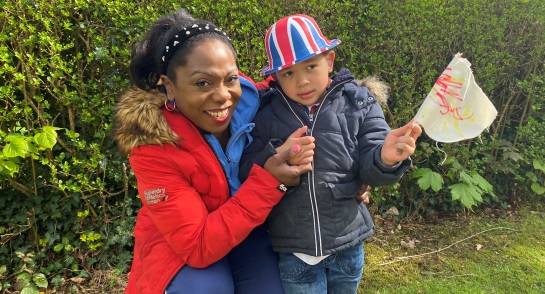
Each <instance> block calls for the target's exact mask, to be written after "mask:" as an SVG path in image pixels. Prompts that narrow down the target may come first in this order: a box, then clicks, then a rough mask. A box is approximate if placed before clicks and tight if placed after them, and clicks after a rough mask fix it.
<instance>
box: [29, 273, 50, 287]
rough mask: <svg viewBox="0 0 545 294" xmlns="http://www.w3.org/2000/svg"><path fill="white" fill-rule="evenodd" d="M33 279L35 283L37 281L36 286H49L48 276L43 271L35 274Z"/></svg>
mask: <svg viewBox="0 0 545 294" xmlns="http://www.w3.org/2000/svg"><path fill="white" fill-rule="evenodd" d="M32 281H34V283H36V286H38V287H40V288H47V285H48V283H47V278H46V277H45V275H44V274H42V273H37V274H35V275H34V276H32Z"/></svg>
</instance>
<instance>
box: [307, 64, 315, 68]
mask: <svg viewBox="0 0 545 294" xmlns="http://www.w3.org/2000/svg"><path fill="white" fill-rule="evenodd" d="M317 66H318V65H317V64H311V65H309V66H308V67H307V68H308V69H314V68H316V67H317Z"/></svg>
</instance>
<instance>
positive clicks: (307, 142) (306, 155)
mask: <svg viewBox="0 0 545 294" xmlns="http://www.w3.org/2000/svg"><path fill="white" fill-rule="evenodd" d="M307 129H308V127H307V126H304V127H300V128H298V129H297V130H295V132H293V133H292V134H291V135H290V136H289V137H288V139H287V140H286V142H284V144H282V145H281V146H280V147H277V148H276V153H282V152H285V151H286V150H288V149H291V148H292V147H293V146H295V145H299V147H300V151H298V152H297V153H295V154H293V155H292V156H291V157H290V159H289V160H288V163H289V164H290V165H305V164H309V163H311V162H312V160H313V158H314V147H315V146H314V137H312V136H304V135H305V134H306V133H307Z"/></svg>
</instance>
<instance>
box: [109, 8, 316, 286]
mask: <svg viewBox="0 0 545 294" xmlns="http://www.w3.org/2000/svg"><path fill="white" fill-rule="evenodd" d="M235 56H236V55H235V51H234V49H233V47H232V45H231V44H230V42H229V39H228V38H227V36H226V35H225V33H224V32H222V31H221V30H220V29H218V28H216V27H215V26H214V25H213V24H211V23H210V22H207V21H203V20H197V19H194V18H192V17H191V16H190V15H189V14H187V13H186V12H185V11H184V10H180V11H178V12H176V13H174V14H173V15H171V16H167V17H163V18H161V19H159V20H157V21H156V22H155V23H154V24H153V25H152V26H151V28H150V30H149V31H148V33H147V34H146V36H145V37H144V38H143V39H142V40H141V41H140V42H138V43H137V44H136V45H135V47H134V48H133V52H132V58H131V65H130V77H131V82H132V83H133V84H134V86H135V87H133V88H132V89H129V90H128V91H127V92H125V93H124V94H123V95H122V96H121V98H120V100H119V102H118V104H117V112H116V117H115V120H116V130H115V131H114V138H115V140H116V142H117V144H118V146H119V148H120V150H121V151H122V152H123V153H125V154H129V160H130V164H131V168H132V170H133V171H134V174H135V176H136V179H137V182H138V193H139V195H140V198H141V200H142V203H143V207H142V208H141V210H140V212H139V213H138V216H137V220H136V226H135V229H134V237H135V245H134V258H133V264H132V267H131V272H130V275H129V282H128V285H127V289H126V292H127V293H182V292H183V293H235V292H236V293H283V291H282V286H281V283H280V279H279V277H278V269H277V257H276V255H275V254H274V253H273V252H272V249H271V248H270V240H269V239H268V238H269V237H268V234H267V232H266V229H265V228H264V227H263V226H261V224H262V223H263V222H264V221H265V219H266V217H267V215H268V214H269V212H270V210H271V209H272V207H273V206H274V205H275V204H276V203H278V201H279V200H280V198H281V197H282V196H283V194H284V192H285V190H286V189H285V186H284V184H285V185H296V184H297V183H298V181H299V175H301V174H304V173H307V172H308V171H310V161H311V160H312V155H313V150H312V149H313V148H314V144H313V140H314V139H313V138H312V137H310V136H302V135H303V134H304V133H305V131H306V130H305V129H303V128H301V129H299V130H297V131H296V132H295V133H294V134H293V135H292V140H291V142H294V144H293V147H292V148H290V149H289V150H288V151H287V152H285V153H282V154H275V155H273V156H272V157H270V158H269V159H267V161H266V162H265V164H264V165H263V167H260V166H257V165H254V167H253V168H252V170H251V173H250V176H249V177H248V179H247V180H246V181H245V182H244V184H241V183H240V181H239V180H238V177H237V175H238V165H239V159H240V156H241V153H242V149H243V148H244V147H245V146H246V145H247V144H249V142H251V138H250V136H249V132H250V131H251V129H252V127H253V124H251V123H250V121H251V120H252V118H253V116H254V115H255V113H256V111H257V108H258V103H259V100H258V94H257V91H256V89H255V87H254V85H253V84H252V82H251V81H248V80H246V79H245V78H243V77H240V76H239V75H238V68H237V64H236V58H235ZM270 148H272V146H271V147H270ZM295 157H297V158H298V162H300V163H301V165H297V166H289V165H288V164H286V162H287V161H288V160H290V159H292V158H295ZM301 158H302V159H301Z"/></svg>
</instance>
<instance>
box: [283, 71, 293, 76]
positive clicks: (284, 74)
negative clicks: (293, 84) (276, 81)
mask: <svg viewBox="0 0 545 294" xmlns="http://www.w3.org/2000/svg"><path fill="white" fill-rule="evenodd" d="M282 75H283V76H285V77H289V76H292V75H293V72H292V71H287V72H285V73H283V74H282Z"/></svg>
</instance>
